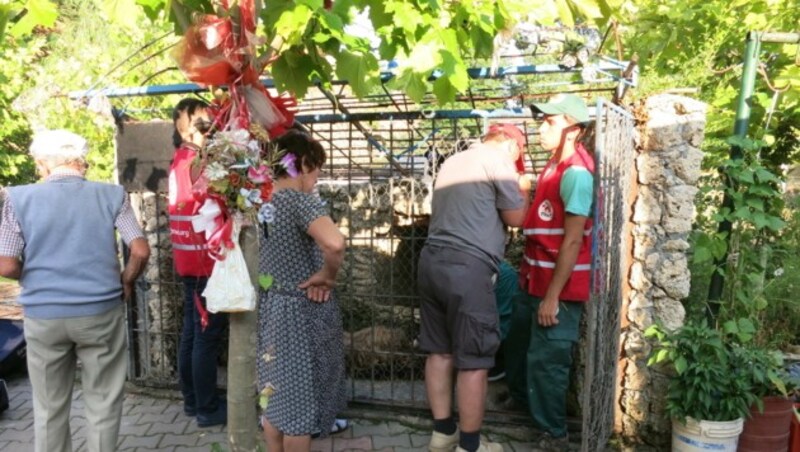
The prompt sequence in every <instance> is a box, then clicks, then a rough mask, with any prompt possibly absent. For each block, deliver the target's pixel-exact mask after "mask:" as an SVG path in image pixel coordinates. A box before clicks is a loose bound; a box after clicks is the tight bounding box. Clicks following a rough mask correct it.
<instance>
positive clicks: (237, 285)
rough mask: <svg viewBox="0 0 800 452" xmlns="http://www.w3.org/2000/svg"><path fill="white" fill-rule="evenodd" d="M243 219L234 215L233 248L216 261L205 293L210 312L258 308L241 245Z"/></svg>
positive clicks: (241, 310) (207, 307)
mask: <svg viewBox="0 0 800 452" xmlns="http://www.w3.org/2000/svg"><path fill="white" fill-rule="evenodd" d="M240 229H241V220H240V219H239V218H238V217H234V220H233V233H232V235H231V241H232V242H233V248H232V249H226V250H225V259H224V260H221V261H217V262H216V263H215V264H214V270H212V271H211V276H210V277H209V278H208V284H206V290H204V291H203V296H204V297H205V298H206V309H208V312H213V313H217V312H243V311H253V310H255V308H256V291H255V289H254V288H253V283H252V282H251V281H250V274H249V273H248V272H247V263H246V262H245V260H244V255H243V254H242V249H241V248H240V247H239V230H240Z"/></svg>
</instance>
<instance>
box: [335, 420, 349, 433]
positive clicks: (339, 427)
mask: <svg viewBox="0 0 800 452" xmlns="http://www.w3.org/2000/svg"><path fill="white" fill-rule="evenodd" d="M348 427H350V422H349V421H348V420H347V419H339V418H336V419H335V420H334V421H333V425H332V426H331V435H335V434H337V433H342V432H343V431H345V430H347V428H348Z"/></svg>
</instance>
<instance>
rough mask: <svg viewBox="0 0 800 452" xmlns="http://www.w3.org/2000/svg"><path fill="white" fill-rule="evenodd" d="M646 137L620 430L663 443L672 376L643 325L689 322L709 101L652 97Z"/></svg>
mask: <svg viewBox="0 0 800 452" xmlns="http://www.w3.org/2000/svg"><path fill="white" fill-rule="evenodd" d="M640 116H644V118H640V119H641V120H642V122H643V124H642V135H641V136H642V141H641V143H640V144H639V146H638V149H637V151H638V156H637V158H636V170H637V182H638V187H637V189H638V193H637V196H636V201H635V204H634V207H633V223H634V226H633V236H634V244H633V264H632V266H631V271H630V274H629V282H630V287H631V293H630V297H629V299H628V300H626V303H627V306H626V309H625V310H624V312H625V314H624V315H625V316H626V319H624V320H626V321H624V322H623V324H627V325H626V326H625V328H624V329H623V332H622V358H623V359H622V361H621V367H620V369H619V371H620V372H622V374H623V379H622V388H621V397H620V405H621V407H620V411H621V413H620V414H621V428H622V432H621V433H622V435H623V436H624V437H625V438H627V439H631V440H634V441H637V442H642V441H644V442H647V443H651V445H653V446H665V445H667V444H668V442H669V438H670V431H671V426H670V419H668V417H667V414H666V412H665V397H666V391H667V388H666V387H667V383H668V376H666V375H663V374H660V373H659V372H657V371H656V370H655V369H653V368H648V367H647V358H648V355H649V353H650V350H651V347H650V344H648V342H647V341H646V340H645V339H644V331H645V330H646V329H647V328H648V327H649V326H650V325H653V324H654V323H656V322H659V323H661V324H663V325H664V326H665V327H667V328H677V327H679V326H681V325H682V324H683V320H684V315H685V311H684V307H683V304H682V303H681V300H682V299H684V298H686V297H687V296H688V295H689V286H690V273H689V266H688V260H687V255H686V254H687V253H686V252H687V250H688V249H689V243H688V241H687V240H688V236H689V233H690V231H691V228H692V220H693V218H694V213H695V209H694V198H695V195H696V194H697V191H698V189H697V187H696V184H697V181H698V179H699V177H700V164H701V162H702V159H703V153H702V152H701V151H700V150H699V147H700V144H701V143H702V141H703V133H704V129H705V124H706V105H705V104H704V103H702V102H699V101H696V100H693V99H689V98H686V97H681V96H675V95H658V96H653V97H651V98H649V99H647V101H646V102H645V103H644V108H643V110H642V111H640Z"/></svg>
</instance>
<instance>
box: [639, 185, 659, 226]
mask: <svg viewBox="0 0 800 452" xmlns="http://www.w3.org/2000/svg"><path fill="white" fill-rule="evenodd" d="M633 221H634V222H635V223H639V224H659V223H661V200H660V199H659V196H658V194H657V192H655V191H653V190H651V189H649V188H647V187H641V189H640V190H639V195H638V196H637V197H636V203H635V204H634V206H633Z"/></svg>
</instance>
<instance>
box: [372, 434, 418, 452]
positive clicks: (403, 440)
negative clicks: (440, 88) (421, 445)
mask: <svg viewBox="0 0 800 452" xmlns="http://www.w3.org/2000/svg"><path fill="white" fill-rule="evenodd" d="M372 446H373V447H375V448H376V449H377V448H383V447H395V446H398V447H411V438H409V437H408V435H407V434H403V435H393V436H373V437H372Z"/></svg>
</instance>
